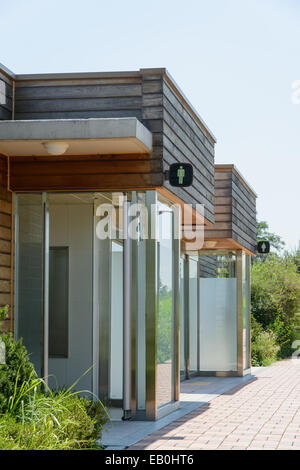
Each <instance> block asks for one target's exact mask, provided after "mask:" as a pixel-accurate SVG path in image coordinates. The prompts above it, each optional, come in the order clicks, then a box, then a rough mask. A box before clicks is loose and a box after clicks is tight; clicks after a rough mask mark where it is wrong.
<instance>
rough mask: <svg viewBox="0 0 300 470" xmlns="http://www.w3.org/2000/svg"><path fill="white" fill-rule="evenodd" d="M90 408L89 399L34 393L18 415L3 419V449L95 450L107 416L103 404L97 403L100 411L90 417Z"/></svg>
mask: <svg viewBox="0 0 300 470" xmlns="http://www.w3.org/2000/svg"><path fill="white" fill-rule="evenodd" d="M90 406H91V404H90V403H89V401H88V400H86V399H84V398H80V397H79V396H78V395H77V394H72V393H70V392H68V393H66V392H59V393H57V394H55V395H54V394H52V393H51V392H49V394H48V395H46V394H44V393H42V392H41V391H35V393H34V394H33V395H32V396H31V397H30V399H29V401H28V402H27V404H26V405H21V406H20V407H19V408H18V413H15V414H10V413H6V414H5V415H3V416H2V417H1V418H0V449H1V450H4V449H13V450H22V449H24V450H72V449H93V448H96V445H95V441H96V440H98V439H100V437H101V427H102V425H103V423H104V421H105V416H104V414H105V413H104V410H103V408H102V406H101V405H100V404H94V405H93V406H95V407H96V408H97V412H94V413H91V414H89V412H88V409H89V408H90ZM100 408H101V411H100ZM100 415H101V419H100V420H99V419H98V418H99V416H100Z"/></svg>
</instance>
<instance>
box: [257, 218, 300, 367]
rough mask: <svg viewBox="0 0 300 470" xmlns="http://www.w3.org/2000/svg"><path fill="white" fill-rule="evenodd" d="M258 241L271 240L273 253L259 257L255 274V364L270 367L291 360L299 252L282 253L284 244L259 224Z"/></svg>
mask: <svg viewBox="0 0 300 470" xmlns="http://www.w3.org/2000/svg"><path fill="white" fill-rule="evenodd" d="M257 238H258V240H262V239H265V240H269V241H270V244H271V247H272V252H271V253H270V254H269V255H261V256H256V257H255V259H254V262H253V265H252V270H251V310H252V328H251V329H252V334H251V338H252V363H253V364H254V365H268V364H270V363H271V362H273V361H274V360H276V359H282V358H285V357H289V356H291V354H292V352H293V348H292V344H293V341H294V340H295V339H297V327H298V323H297V321H298V314H299V312H300V275H299V268H298V267H299V259H300V251H299V249H298V250H297V251H296V253H293V254H291V253H287V252H285V253H283V254H282V253H281V251H282V249H283V247H284V243H283V241H282V240H281V239H280V237H279V236H278V235H275V234H272V233H270V232H268V224H267V223H266V222H259V223H258V224H257Z"/></svg>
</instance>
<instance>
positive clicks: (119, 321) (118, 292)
mask: <svg viewBox="0 0 300 470" xmlns="http://www.w3.org/2000/svg"><path fill="white" fill-rule="evenodd" d="M122 397H123V246H122V244H121V243H119V242H116V241H113V242H112V250H111V311H110V398H111V399H122Z"/></svg>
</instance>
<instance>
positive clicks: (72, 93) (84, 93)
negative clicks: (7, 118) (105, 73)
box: [16, 84, 142, 101]
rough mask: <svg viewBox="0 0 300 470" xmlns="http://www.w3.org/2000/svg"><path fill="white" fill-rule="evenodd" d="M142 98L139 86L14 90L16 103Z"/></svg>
mask: <svg viewBox="0 0 300 470" xmlns="http://www.w3.org/2000/svg"><path fill="white" fill-rule="evenodd" d="M131 96H142V86H141V84H133V85H123V84H122V85H119V84H117V85H85V86H83V85H78V86H75V85H72V86H48V87H31V88H29V87H23V88H19V87H18V88H16V101H18V100H41V99H55V100H58V99H71V98H79V99H83V98H114V97H131Z"/></svg>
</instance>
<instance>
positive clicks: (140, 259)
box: [136, 193, 146, 410]
mask: <svg viewBox="0 0 300 470" xmlns="http://www.w3.org/2000/svg"><path fill="white" fill-rule="evenodd" d="M137 202H138V204H144V205H145V204H146V201H145V193H137ZM144 230H145V220H144V217H143V215H142V214H140V216H139V238H138V240H137V325H136V331H137V355H136V361H137V365H136V367H137V409H138V410H144V409H145V408H146V309H145V305H146V241H145V240H144Z"/></svg>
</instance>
